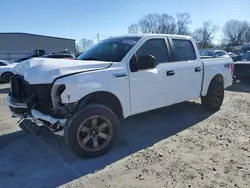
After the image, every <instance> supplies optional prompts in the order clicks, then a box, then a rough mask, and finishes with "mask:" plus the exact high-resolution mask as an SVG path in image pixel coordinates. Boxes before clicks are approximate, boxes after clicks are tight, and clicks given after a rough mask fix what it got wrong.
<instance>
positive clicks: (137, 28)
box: [128, 24, 140, 34]
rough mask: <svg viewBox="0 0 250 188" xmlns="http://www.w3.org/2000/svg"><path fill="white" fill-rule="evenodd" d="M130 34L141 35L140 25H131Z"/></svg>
mask: <svg viewBox="0 0 250 188" xmlns="http://www.w3.org/2000/svg"><path fill="white" fill-rule="evenodd" d="M128 33H132V34H138V33H140V26H139V25H138V24H131V25H130V26H129V27H128Z"/></svg>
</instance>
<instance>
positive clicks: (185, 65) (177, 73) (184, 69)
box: [166, 37, 203, 103]
mask: <svg viewBox="0 0 250 188" xmlns="http://www.w3.org/2000/svg"><path fill="white" fill-rule="evenodd" d="M169 43H170V46H171V52H172V53H171V55H172V58H171V62H170V63H168V68H169V70H168V71H173V72H174V75H170V76H169V77H174V78H172V80H173V82H174V83H176V85H175V87H173V88H171V89H173V90H174V94H175V103H178V102H182V101H186V100H190V99H193V98H196V97H199V96H200V92H201V86H202V72H203V67H202V62H201V60H200V59H199V58H197V57H196V52H195V48H194V46H193V43H192V42H191V40H188V39H178V38H174V37H169ZM167 79H168V78H167ZM168 89H169V88H166V92H168Z"/></svg>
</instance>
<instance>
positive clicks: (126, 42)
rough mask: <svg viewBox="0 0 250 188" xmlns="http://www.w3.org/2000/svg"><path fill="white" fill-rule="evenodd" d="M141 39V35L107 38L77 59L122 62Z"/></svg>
mask: <svg viewBox="0 0 250 188" xmlns="http://www.w3.org/2000/svg"><path fill="white" fill-rule="evenodd" d="M139 39H140V37H123V38H111V39H106V40H103V41H101V42H99V43H98V44H96V45H95V46H93V47H92V48H90V49H89V50H87V51H86V52H84V53H82V54H81V55H80V56H79V57H78V58H77V59H78V60H86V61H87V60H96V61H112V62H120V61H121V60H122V59H123V58H124V56H125V55H126V54H127V53H128V51H129V50H130V49H131V48H132V47H133V46H134V45H135V44H136V43H137V41H138V40H139Z"/></svg>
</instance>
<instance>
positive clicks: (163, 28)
mask: <svg viewBox="0 0 250 188" xmlns="http://www.w3.org/2000/svg"><path fill="white" fill-rule="evenodd" d="M158 19H159V20H158V28H157V31H156V33H162V34H175V28H176V26H175V19H174V18H173V17H172V16H170V15H168V14H161V15H159V18H158Z"/></svg>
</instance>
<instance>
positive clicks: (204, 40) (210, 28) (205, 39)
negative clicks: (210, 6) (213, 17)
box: [193, 21, 219, 48]
mask: <svg viewBox="0 0 250 188" xmlns="http://www.w3.org/2000/svg"><path fill="white" fill-rule="evenodd" d="M218 29H219V28H218V27H217V26H216V25H213V23H212V22H211V21H205V22H203V26H202V27H201V28H199V29H196V30H195V31H194V32H193V37H194V39H195V40H196V42H197V43H198V44H199V45H200V46H201V47H202V48H206V47H207V45H208V44H211V43H212V40H213V38H214V34H215V33H216V32H217V31H218Z"/></svg>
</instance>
